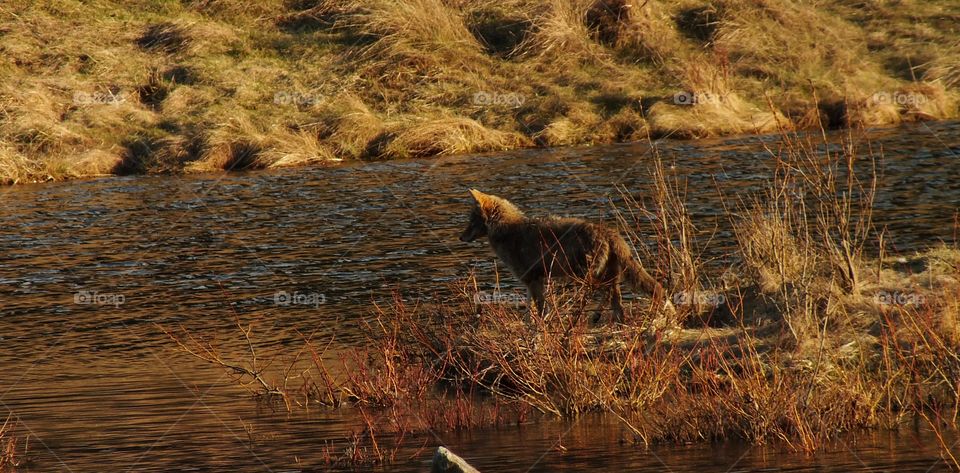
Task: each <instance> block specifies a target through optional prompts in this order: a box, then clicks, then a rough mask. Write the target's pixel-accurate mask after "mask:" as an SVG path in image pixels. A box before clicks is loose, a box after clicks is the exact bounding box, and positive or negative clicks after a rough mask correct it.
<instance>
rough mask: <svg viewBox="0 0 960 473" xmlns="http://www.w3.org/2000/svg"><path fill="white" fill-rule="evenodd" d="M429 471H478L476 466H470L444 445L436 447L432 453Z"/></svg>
mask: <svg viewBox="0 0 960 473" xmlns="http://www.w3.org/2000/svg"><path fill="white" fill-rule="evenodd" d="M430 473H480V472H479V471H477V469H476V468H474V467H472V466H470V464H469V463H467V461H466V460H464V459H463V458H460V457H458V456H457V455H454V453H453V452H451V451H450V450H447V449H446V448H445V447H437V452H436V453H434V454H433V463H432V464H431V465H430Z"/></svg>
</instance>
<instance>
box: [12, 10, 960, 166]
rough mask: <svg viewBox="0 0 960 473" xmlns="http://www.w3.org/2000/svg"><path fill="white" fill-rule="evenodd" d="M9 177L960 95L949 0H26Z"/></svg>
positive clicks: (552, 137)
mask: <svg viewBox="0 0 960 473" xmlns="http://www.w3.org/2000/svg"><path fill="white" fill-rule="evenodd" d="M0 21H2V23H0V50H2V51H3V52H4V54H3V55H2V58H0V74H2V75H3V76H4V77H5V80H4V81H3V84H2V85H0V108H2V110H3V120H2V121H0V181H2V182H5V183H21V182H35V181H44V180H59V179H69V178H73V177H82V176H91V175H102V174H131V173H165V172H174V173H177V172H191V171H210V170H237V169H255V168H268V167H283V166H298V165H323V164H327V163H332V162H337V161H341V160H354V159H365V160H378V159H392V158H403V157H425V156H435V155H446V154H457V153H470V152H483V151H495V150H507V149H515V148H519V147H531V146H568V145H585V144H599V143H610V142H618V141H629V140H636V139H643V138H646V137H647V136H653V137H665V136H669V137H678V138H697V137H706V136H717V135H729V134H741V133H764V132H772V131H777V130H780V129H806V128H819V127H821V126H822V127H825V128H836V127H846V126H875V125H888V124H896V123H902V122H909V121H918V120H937V119H948V118H953V117H956V116H957V115H958V110H957V104H958V99H957V98H958V86H960V70H958V68H957V64H960V43H957V42H956V39H955V37H956V31H955V28H956V26H955V25H956V24H958V23H960V7H958V6H957V5H956V4H955V3H953V2H949V1H946V0H937V1H919V0H917V1H901V2H897V4H896V5H893V4H886V3H882V2H852V1H846V0H833V1H830V2H821V3H820V4H819V6H818V7H816V8H814V7H811V6H808V5H806V4H799V3H795V2H790V1H787V0H762V1H761V0H751V1H746V0H714V1H710V2H706V1H704V2H693V1H679V0H676V1H675V0H650V1H647V2H643V3H642V4H637V5H634V4H629V3H627V2H623V1H619V0H600V1H597V2H585V1H579V0H557V1H550V2H530V1H522V0H512V1H508V2H505V3H504V2H487V1H484V0H469V1H458V2H444V1H441V0H407V1H390V2H381V3H379V4H376V5H370V4H367V3H365V2H352V1H348V0H343V1H336V0H320V1H312V0H308V1H290V0H284V1H281V0H271V1H267V2H259V3H253V2H243V1H238V0H218V1H190V2H160V1H157V2H147V3H143V2H125V1H103V2H94V3H89V2H50V1H41V2H26V1H13V2H7V3H5V4H4V6H3V7H2V9H0Z"/></svg>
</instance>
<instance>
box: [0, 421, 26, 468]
mask: <svg viewBox="0 0 960 473" xmlns="http://www.w3.org/2000/svg"><path fill="white" fill-rule="evenodd" d="M29 450H30V437H27V438H26V439H24V440H23V447H21V446H20V438H18V437H17V421H16V420H15V419H14V418H13V415H8V416H7V418H6V419H4V421H3V424H0V472H3V473H7V472H10V473H12V472H15V471H17V468H18V467H20V466H21V465H23V464H24V463H26V461H27V453H28V452H29Z"/></svg>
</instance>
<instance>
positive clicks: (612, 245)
mask: <svg viewBox="0 0 960 473" xmlns="http://www.w3.org/2000/svg"><path fill="white" fill-rule="evenodd" d="M470 195H471V196H473V199H474V204H475V205H474V206H473V210H471V212H470V221H469V222H468V223H467V228H466V229H465V230H464V231H463V233H462V234H460V241H465V242H470V241H474V240H476V239H477V238H482V237H487V238H488V240H489V241H490V246H491V247H492V248H493V251H494V253H496V254H497V256H498V257H499V258H500V260H501V261H503V263H504V264H505V265H506V266H507V268H509V269H510V272H511V273H513V275H514V276H516V277H517V279H519V280H520V281H521V282H522V283H523V284H524V285H525V286H526V287H527V292H528V293H529V296H530V299H531V300H532V301H533V303H534V305H535V306H536V310H538V311H540V312H541V315H545V314H546V312H547V310H546V306H545V302H544V286H545V284H546V280H547V279H548V278H551V277H561V278H566V279H575V280H578V281H583V282H584V283H585V284H587V285H589V286H590V288H591V289H597V290H601V291H606V293H607V300H608V301H609V303H610V305H611V306H612V308H613V313H614V319H615V320H616V321H618V322H619V321H622V320H623V305H622V303H621V294H620V281H621V280H622V279H626V280H627V281H628V282H630V283H631V284H632V285H633V286H634V287H640V288H642V289H643V290H644V291H646V292H647V293H649V294H651V295H653V296H655V297H661V298H662V297H663V294H664V292H663V286H662V285H660V283H658V282H657V281H656V280H655V279H654V278H653V277H652V276H650V274H648V273H647V271H646V270H644V269H643V266H641V265H640V263H639V262H637V261H636V260H635V259H634V258H633V256H632V254H631V251H630V247H629V246H628V245H627V242H626V241H625V240H624V239H623V237H621V236H620V234H619V233H617V231H616V230H613V229H610V228H607V227H605V226H603V225H598V224H594V223H589V222H586V221H584V220H581V219H576V218H557V217H549V218H546V219H534V218H529V217H527V216H525V215H524V214H523V212H521V211H520V209H518V208H517V207H516V206H515V205H513V204H512V203H510V202H509V201H507V200H506V199H502V198H500V197H497V196H493V195H487V194H484V193H482V192H480V191H478V190H476V189H470ZM601 308H602V304H601ZM598 314H599V312H598Z"/></svg>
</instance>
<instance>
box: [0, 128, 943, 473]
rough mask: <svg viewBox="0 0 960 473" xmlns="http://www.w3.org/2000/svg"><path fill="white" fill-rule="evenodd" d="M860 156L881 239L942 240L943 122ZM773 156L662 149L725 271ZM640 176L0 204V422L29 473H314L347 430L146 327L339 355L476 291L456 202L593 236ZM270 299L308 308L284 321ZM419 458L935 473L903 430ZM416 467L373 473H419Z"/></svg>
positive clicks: (236, 182) (566, 425)
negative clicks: (424, 307)
mask: <svg viewBox="0 0 960 473" xmlns="http://www.w3.org/2000/svg"><path fill="white" fill-rule="evenodd" d="M868 138H869V140H870V142H871V143H872V146H873V147H874V149H877V150H879V149H881V148H882V150H883V157H882V159H880V160H879V161H878V162H877V165H878V172H879V176H880V179H879V182H878V187H879V195H878V201H877V206H876V207H877V211H876V214H875V219H876V222H877V224H878V225H880V226H883V227H886V228H887V238H888V242H890V243H891V244H892V246H893V247H894V248H895V249H896V250H897V251H900V252H909V251H912V250H914V249H921V248H925V247H927V246H930V245H932V244H935V243H936V242H938V241H941V240H942V241H954V239H955V238H956V226H955V225H954V220H955V216H956V212H957V207H958V202H960V179H957V177H956V176H958V175H960V159H958V154H960V123H958V122H942V123H935V124H920V125H915V126H911V127H906V128H896V129H883V130H875V131H871V132H869V133H867V134H866V136H858V137H857V138H856V139H857V140H858V141H859V142H861V143H864V144H863V145H862V147H863V149H865V148H866V144H865V143H866V142H867V141H866V140H867V139H868ZM777 146H778V138H777V137H771V136H759V137H743V138H729V139H717V140H704V141H691V142H683V141H662V142H658V147H659V150H660V153H661V155H662V156H663V159H664V160H665V161H666V162H667V163H668V164H669V165H671V166H673V169H674V170H675V172H677V173H678V175H680V176H682V177H684V178H686V179H687V180H688V185H689V187H688V192H687V200H688V202H689V205H690V209H691V212H692V214H693V216H694V219H695V220H696V221H697V222H698V224H699V226H700V230H701V232H702V233H703V235H704V236H712V240H711V241H710V245H709V247H707V248H705V251H706V252H707V254H709V255H711V256H716V257H717V258H718V260H719V261H723V257H724V254H725V249H727V248H729V247H730V246H731V245H732V240H731V235H730V232H729V226H728V225H727V223H725V222H724V221H722V219H719V220H718V216H719V215H721V214H722V206H721V205H720V201H719V199H718V198H717V192H716V189H717V187H718V186H719V187H721V188H722V189H724V191H725V192H726V193H727V195H728V196H733V197H740V196H749V195H750V193H751V192H755V191H756V190H758V189H759V188H761V187H762V186H763V183H764V180H765V179H767V178H768V177H769V175H770V172H771V170H772V169H773V166H774V164H773V160H772V159H771V157H770V154H769V152H768V151H767V148H773V149H775V148H776V147H777ZM652 159H653V154H652V153H651V150H650V147H649V146H648V145H647V144H624V145H615V146H603V147H593V148H571V149H556V150H528V151H517V152H510V153H498V154H487V155H482V156H461V157H451V158H443V159H439V160H416V161H394V162H384V163H368V164H351V165H344V166H342V167H337V168H331V169H323V168H314V169H292V170H283V171H270V172H255V173H242V174H226V175H219V174H218V175H199V176H196V175H194V176H183V177H176V176H137V177H116V178H108V179H97V180H88V181H77V182H66V183H50V184H43V185H24V186H16V187H7V188H2V189H0V202H2V204H0V370H2V371H0V373H2V374H0V416H2V415H4V414H6V413H7V412H12V413H14V415H15V416H17V417H18V418H19V419H20V420H21V432H22V433H26V432H29V433H30V435H31V437H32V438H33V442H32V452H33V455H32V456H33V457H34V462H33V466H32V469H34V470H36V471H72V472H86V471H170V470H171V469H177V470H190V469H204V470H211V469H216V470H223V471H240V470H243V471H290V470H310V469H323V462H322V458H321V454H320V451H321V448H320V447H321V446H322V445H323V442H324V440H341V439H343V438H344V437H346V436H347V435H349V434H350V433H351V432H353V431H354V430H355V429H357V428H358V426H359V425H360V424H359V420H358V419H357V417H356V415H355V413H354V412H352V411H351V410H350V409H343V410H323V409H319V410H318V409H311V410H309V411H308V410H302V409H300V410H297V409H295V410H294V411H293V412H292V413H287V412H286V411H285V410H283V409H272V408H270V406H264V405H262V404H258V403H257V402H255V401H254V400H252V399H251V397H250V396H249V395H248V393H246V392H245V391H244V390H242V389H241V388H239V387H237V386H236V385H235V384H234V383H232V382H231V380H230V378H229V377H228V376H227V374H225V373H223V372H222V371H220V370H218V369H216V368H213V367H210V366H207V365H204V364H202V363H200V362H198V361H196V360H193V359H191V358H189V357H188V356H185V355H183V354H181V353H178V352H177V351H176V350H175V348H174V347H173V345H172V344H171V342H170V340H168V339H166V338H165V337H164V336H163V334H162V333H161V332H160V331H159V330H158V328H157V324H160V325H162V326H166V327H175V326H177V324H184V325H186V326H189V327H191V329H193V330H195V331H196V332H197V333H201V334H207V335H211V336H212V335H215V334H221V335H222V334H228V333H233V331H232V330H231V327H232V324H233V323H234V317H235V316H241V317H248V316H249V317H252V316H257V317H259V320H260V323H259V325H258V328H257V334H258V335H259V336H261V337H262V340H264V341H265V342H266V343H267V344H268V345H270V346H271V347H272V348H275V349H277V350H279V351H281V352H283V351H289V350H293V349H294V348H295V347H296V346H297V340H299V336H298V335H297V333H296V330H303V331H312V330H317V332H318V335H317V336H318V337H323V338H324V339H326V338H329V337H332V336H335V337H336V346H337V347H347V346H351V345H354V344H357V343H360V342H361V341H362V340H363V335H362V333H361V332H360V329H359V324H358V322H359V320H360V319H361V318H362V317H364V316H367V315H369V313H370V307H371V303H372V302H374V301H380V302H383V301H388V300H389V299H390V298H391V295H392V291H393V290H395V289H400V290H402V292H403V294H404V295H405V296H406V297H408V298H415V297H418V296H431V295H432V294H433V293H434V292H436V291H437V290H440V289H442V288H443V287H444V285H445V283H447V282H449V281H453V280H455V279H457V278H459V277H462V276H464V275H465V274H467V272H468V271H470V270H471V269H475V270H477V271H478V274H479V276H480V280H481V281H485V282H487V283H488V284H489V287H488V289H489V288H492V287H493V278H492V271H493V267H494V259H493V257H492V256H491V254H490V253H489V251H488V250H487V249H486V248H485V247H484V246H483V245H480V244H475V245H466V244H463V243H460V242H459V241H457V238H456V237H457V234H458V232H459V231H460V229H461V227H462V226H463V225H464V224H465V218H466V212H467V209H468V207H467V206H468V203H469V197H468V195H467V193H466V189H468V188H471V187H475V188H478V189H481V190H484V191H487V192H490V193H494V194H497V195H501V196H504V197H508V198H510V199H511V200H513V201H515V203H517V204H518V205H519V206H521V208H524V209H526V210H527V211H528V213H530V214H533V215H544V214H547V213H555V214H561V215H572V216H581V217H587V218H604V217H609V215H610V212H611V202H612V203H613V204H614V205H616V204H617V203H619V202H621V199H620V197H619V195H620V194H619V190H618V189H619V188H620V187H623V188H626V189H628V190H629V192H631V193H632V194H634V195H635V196H636V197H637V198H639V199H643V198H644V197H645V196H647V192H648V191H649V188H650V185H649V180H650V179H649V169H650V166H651V163H652ZM503 283H504V284H505V285H510V284H512V282H511V281H507V280H504V281H503ZM278 293H284V294H289V295H297V294H299V295H301V296H303V297H304V298H309V297H314V299H313V302H317V303H316V304H313V303H308V304H293V305H278V304H277V303H276V302H277V301H276V300H275V298H276V297H277V294H278ZM90 300H93V301H95V302H98V303H97V304H90V303H88V302H89V301H90ZM303 301H304V302H310V300H309V299H305V300H303ZM624 439H627V441H626V442H625V443H622V442H621V440H624ZM427 441H428V446H429V447H432V446H435V445H437V444H440V443H443V444H447V445H449V446H451V448H453V449H454V450H456V451H458V452H459V453H461V454H463V455H464V456H466V457H468V458H470V459H471V460H472V461H473V462H474V463H476V464H477V466H479V467H481V469H482V470H485V471H557V470H565V471H584V470H595V471H610V470H629V471H684V472H699V471H704V470H709V471H715V470H729V471H748V470H751V471H758V470H764V471H780V470H782V471H801V470H818V471H881V470H897V471H927V469H928V468H931V467H932V468H933V469H940V468H943V467H944V464H943V463H942V462H939V456H938V451H937V447H936V443H935V441H934V440H933V438H932V437H931V436H930V434H929V433H924V431H923V429H921V428H917V429H913V430H911V429H906V430H905V431H904V432H901V433H900V434H887V433H874V434H870V435H851V436H850V437H849V438H847V439H845V440H843V441H840V442H838V443H837V444H836V445H833V446H831V447H829V448H828V449H826V451H825V452H823V453H821V454H819V455H817V456H815V457H805V456H803V455H791V454H786V453H784V449H783V448H759V447H749V446H747V445H741V444H736V443H726V444H722V445H694V446H670V445H665V446H659V447H656V448H654V449H651V450H645V449H643V448H638V447H636V446H634V445H632V444H631V442H630V441H629V436H628V435H626V433H625V432H624V431H623V429H622V428H621V427H620V426H619V425H617V423H616V422H615V421H612V420H609V419H605V418H603V417H602V416H594V417H591V416H587V417H585V418H583V419H580V420H579V421H576V422H572V423H571V422H554V421H550V422H548V421H542V422H538V423H534V424H531V425H524V426H520V427H517V426H512V427H502V428H499V429H486V430H481V431H476V432H467V433H443V434H436V436H435V437H434V438H432V439H430V438H428V439H427ZM557 444H559V445H561V446H562V448H561V447H558V446H557ZM424 461H425V456H424V457H421V458H418V459H414V460H409V461H406V460H404V461H400V462H398V464H396V465H394V466H392V467H390V468H389V469H390V470H396V471H423V469H424V468H425V467H424V463H423V462H424Z"/></svg>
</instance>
